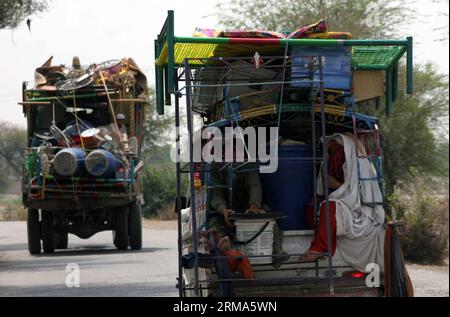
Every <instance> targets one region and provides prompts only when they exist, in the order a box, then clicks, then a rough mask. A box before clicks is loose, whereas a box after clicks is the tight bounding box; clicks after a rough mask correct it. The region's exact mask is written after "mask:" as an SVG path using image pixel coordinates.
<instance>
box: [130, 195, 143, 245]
mask: <svg viewBox="0 0 450 317" xmlns="http://www.w3.org/2000/svg"><path fill="white" fill-rule="evenodd" d="M128 233H129V236H130V248H131V250H141V249H142V212H141V205H140V204H139V203H138V202H135V203H133V204H131V205H130V213H129V215H128Z"/></svg>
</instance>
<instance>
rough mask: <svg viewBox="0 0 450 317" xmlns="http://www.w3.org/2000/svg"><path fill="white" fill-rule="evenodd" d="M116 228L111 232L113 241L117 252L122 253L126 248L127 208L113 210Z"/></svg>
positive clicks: (127, 238) (127, 241)
mask: <svg viewBox="0 0 450 317" xmlns="http://www.w3.org/2000/svg"><path fill="white" fill-rule="evenodd" d="M114 218H115V219H116V227H115V229H114V230H113V241H114V245H115V246H116V248H117V250H120V251H124V250H126V249H127V248H128V243H129V237H128V208H127V207H118V208H115V210H114Z"/></svg>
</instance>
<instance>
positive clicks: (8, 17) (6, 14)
mask: <svg viewBox="0 0 450 317" xmlns="http://www.w3.org/2000/svg"><path fill="white" fill-rule="evenodd" d="M48 3H49V1H47V0H2V1H1V2H0V29H4V28H16V27H17V26H18V25H19V24H20V23H21V22H22V21H24V20H25V19H26V18H27V17H30V16H32V15H35V14H36V13H38V12H42V11H45V10H46V9H47V8H48Z"/></svg>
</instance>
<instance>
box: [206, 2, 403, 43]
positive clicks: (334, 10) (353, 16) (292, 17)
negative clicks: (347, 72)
mask: <svg viewBox="0 0 450 317" xmlns="http://www.w3.org/2000/svg"><path fill="white" fill-rule="evenodd" d="M409 14H410V10H409V9H408V7H407V5H406V3H405V1H403V0H401V1H390V0H302V1H295V0H278V1H265V0H230V1H219V3H218V4H217V5H216V13H215V15H216V16H217V18H218V20H219V23H220V26H221V27H225V28H238V29H239V28H247V29H251V28H260V29H265V30H273V31H294V30H295V29H298V28H300V27H302V26H305V25H308V24H311V23H314V22H316V21H318V20H320V19H326V21H327V22H328V24H329V26H330V28H331V29H332V30H334V31H347V32H351V33H352V35H353V37H354V38H381V37H387V36H390V35H392V34H398V29H399V26H400V25H401V24H403V23H404V22H406V21H407V18H408V17H409Z"/></svg>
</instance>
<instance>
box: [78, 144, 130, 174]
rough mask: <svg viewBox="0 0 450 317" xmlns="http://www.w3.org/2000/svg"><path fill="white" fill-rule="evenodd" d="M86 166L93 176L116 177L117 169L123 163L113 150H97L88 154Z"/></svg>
mask: <svg viewBox="0 0 450 317" xmlns="http://www.w3.org/2000/svg"><path fill="white" fill-rule="evenodd" d="M85 166H86V170H87V171H88V173H89V174H91V175H92V176H95V177H104V178H115V174H116V171H117V170H118V169H119V168H120V167H121V166H122V163H121V162H120V161H119V159H118V158H117V157H116V156H115V155H114V154H112V153H111V152H108V151H105V150H95V151H92V152H91V153H89V154H88V156H86V160H85Z"/></svg>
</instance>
